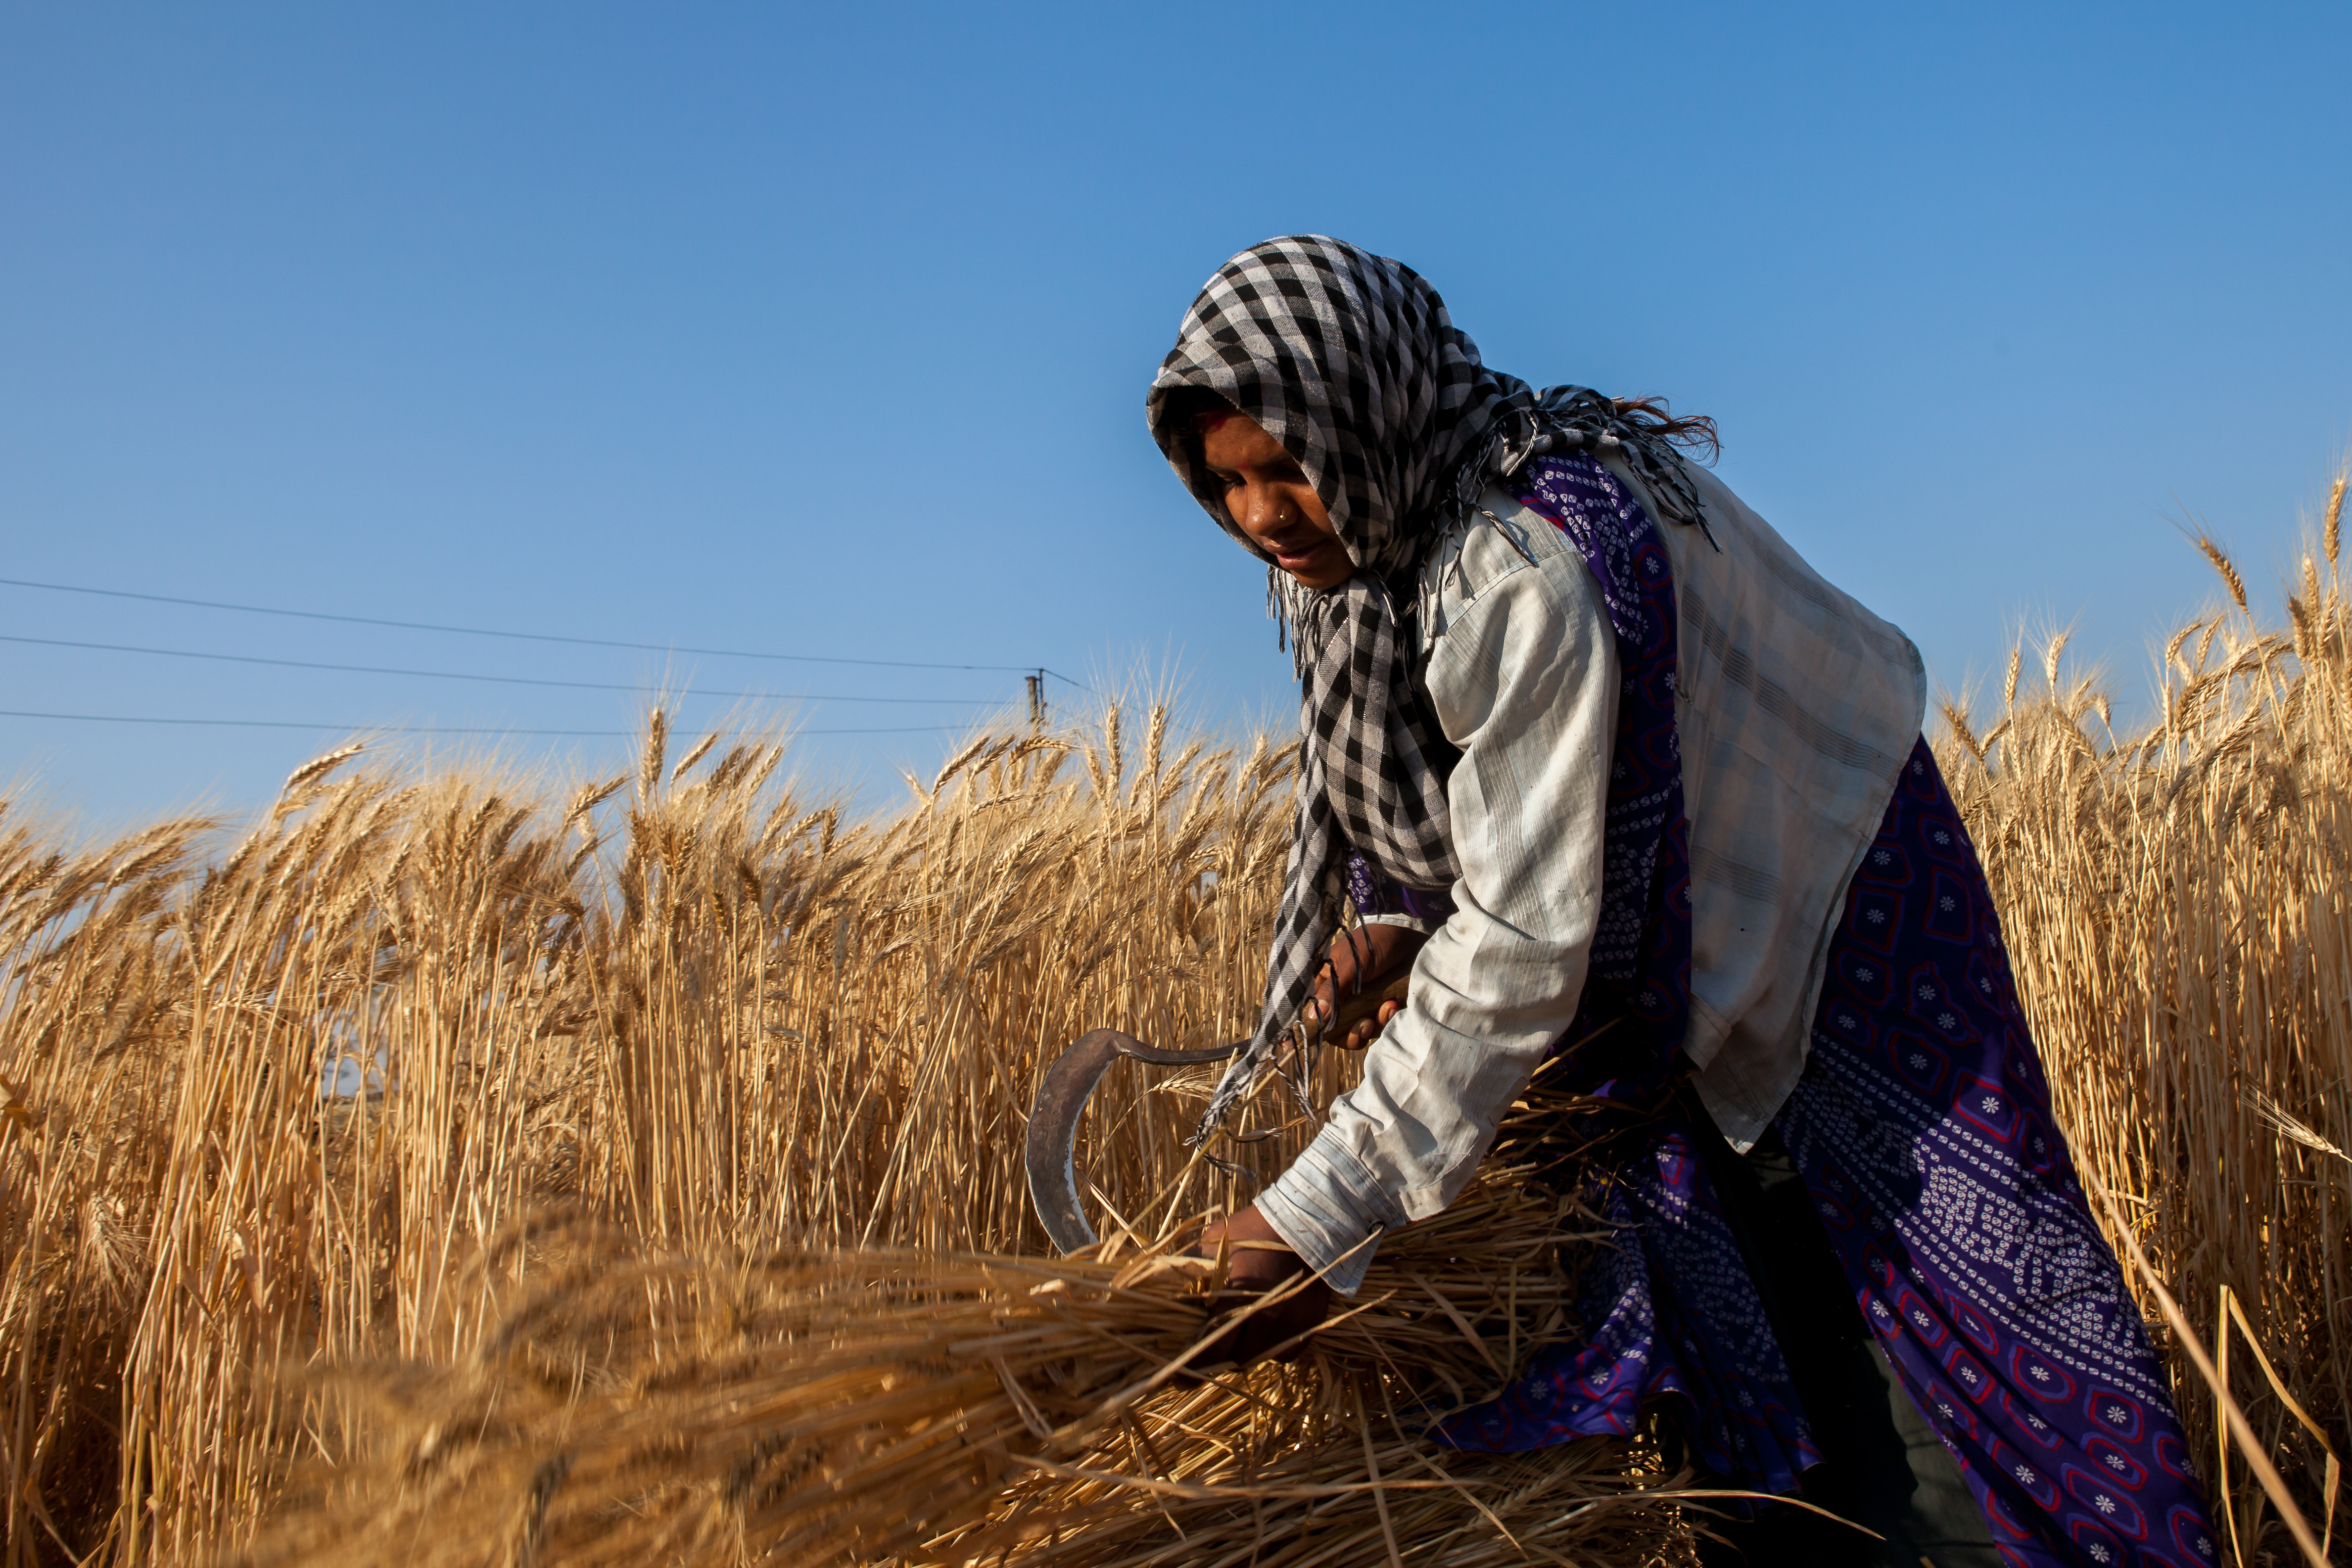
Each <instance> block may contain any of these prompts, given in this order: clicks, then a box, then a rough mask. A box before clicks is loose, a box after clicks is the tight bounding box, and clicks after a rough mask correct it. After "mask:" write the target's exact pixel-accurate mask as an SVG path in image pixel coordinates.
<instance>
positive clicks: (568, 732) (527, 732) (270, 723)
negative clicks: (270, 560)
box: [0, 708, 963, 739]
mask: <svg viewBox="0 0 2352 1568" xmlns="http://www.w3.org/2000/svg"><path fill="white" fill-rule="evenodd" d="M0 718H52V719H62V720H67V721H69V722H72V723H78V724H171V725H194V726H203V727H223V728H230V729H331V730H336V731H339V732H341V733H342V734H345V735H515V736H589V737H597V738H602V739H614V738H618V739H629V738H634V737H635V736H637V735H639V734H640V733H642V732H641V731H638V730H634V729H507V728H504V727H499V726H494V725H477V726H440V725H406V724H307V723H303V722H300V721H298V720H294V719H282V718H138V717H132V716H125V715H121V714H106V713H32V712H28V711H26V710H24V709H21V708H0ZM961 728H963V726H961V725H954V724H917V725H908V726H906V727H893V728H884V729H796V730H793V731H791V732H790V733H791V734H792V735H793V736H795V737H798V736H803V735H940V734H944V733H947V732H949V731H952V730H958V729H961Z"/></svg>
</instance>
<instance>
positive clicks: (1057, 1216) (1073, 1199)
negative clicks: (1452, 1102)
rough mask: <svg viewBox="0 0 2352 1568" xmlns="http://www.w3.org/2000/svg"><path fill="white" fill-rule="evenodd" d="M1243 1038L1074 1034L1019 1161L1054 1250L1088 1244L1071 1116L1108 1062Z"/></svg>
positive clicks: (1196, 1061)
mask: <svg viewBox="0 0 2352 1568" xmlns="http://www.w3.org/2000/svg"><path fill="white" fill-rule="evenodd" d="M1411 978H1412V977H1411V974H1410V973H1409V972H1408V973H1407V974H1402V975H1399V976H1398V977H1396V978H1395V979H1393V980H1391V981H1390V982H1389V983H1388V984H1387V985H1385V986H1382V987H1381V988H1380V989H1379V990H1376V991H1368V992H1366V993H1364V994H1363V995H1361V996H1358V997H1351V998H1349V999H1348V1000H1347V1001H1345V1002H1342V1003H1341V1004H1340V1005H1339V1009H1338V1011H1337V1012H1335V1013H1334V1014H1333V1015H1332V1019H1331V1021H1330V1022H1329V1023H1328V1024H1327V1025H1325V1026H1324V1027H1325V1028H1326V1029H1328V1030H1334V1031H1336V1032H1338V1033H1339V1034H1342V1035H1344V1034H1345V1033H1346V1032H1347V1031H1348V1030H1350V1029H1352V1028H1354V1027H1355V1025H1356V1024H1357V1023H1358V1022H1360V1020H1362V1019H1368V1018H1371V1017H1373V1016H1375V1015H1376V1014H1377V1012H1378V1011H1379V1009H1380V1007H1381V1003H1383V1002H1399V1003H1402V1001H1403V1000H1404V999H1405V987H1406V983H1407V982H1408V981H1409V980H1410V979H1411ZM1247 1043H1248V1041H1246V1040H1235V1041H1234V1043H1233V1044H1231V1045H1213V1046H1210V1047H1209V1048H1208V1049H1207V1050H1205V1051H1158V1050H1154V1049H1153V1048H1152V1047H1150V1046H1148V1045H1146V1044H1144V1043H1143V1042H1142V1041H1141V1040H1137V1039H1136V1038H1135V1037H1134V1036H1133V1035H1129V1034H1121V1033H1120V1032H1119V1031H1118V1030H1115V1029H1098V1030H1093V1031H1092V1032H1090V1033H1087V1034H1084V1035H1081V1036H1079V1037H1078V1040H1077V1043H1076V1044H1075V1045H1073V1046H1071V1047H1070V1049H1069V1050H1067V1051H1064V1052H1062V1054H1061V1055H1060V1056H1059V1057H1057V1058H1056V1059H1055V1061H1054V1065H1053V1066H1051V1067H1049V1068H1047V1069H1046V1070H1045V1082H1042V1083H1040V1084H1039V1085H1038V1086H1037V1099H1036V1102H1035V1103H1034V1104H1032V1105H1031V1106H1030V1107H1029V1135H1028V1138H1027V1141H1026V1145H1025V1146H1024V1150H1023V1163H1024V1165H1026V1166H1028V1170H1029V1202H1030V1204H1031V1206H1032V1207H1034V1208H1035V1209H1036V1210H1037V1218H1038V1219H1039V1221H1040V1222H1041V1223H1043V1224H1044V1225H1045V1234H1046V1235H1047V1236H1049V1237H1051V1238H1053V1241H1054V1245H1055V1247H1057V1248H1059V1249H1062V1250H1063V1251H1064V1252H1076V1250H1077V1249H1079V1248H1081V1247H1091V1246H1093V1245H1094V1244H1095V1240H1096V1237H1095V1231H1094V1227H1093V1226H1091V1225H1088V1224H1087V1217H1086V1211H1085V1210H1084V1209H1082V1208H1080V1207H1078V1171H1077V1163H1076V1154H1077V1139H1078V1113H1080V1112H1081V1111H1084V1110H1085V1109H1086V1108H1087V1097H1088V1096H1090V1095H1092V1094H1093V1093H1094V1092H1095V1085H1096V1084H1097V1083H1099V1082H1102V1075H1103V1074H1104V1073H1106V1072H1108V1071H1110V1064H1111V1063H1112V1062H1114V1061H1118V1059H1119V1058H1120V1057H1122V1056H1129V1057H1133V1058H1134V1059H1135V1060H1136V1061H1145V1062H1150V1064H1151V1065H1152V1066H1154V1067H1196V1066H1199V1065H1200V1064H1202V1062H1209V1061H1224V1060H1225V1059H1226V1058H1227V1057H1229V1056H1231V1055H1233V1054H1234V1052H1235V1051H1239V1050H1240V1049H1241V1048H1242V1047H1243V1046H1244V1045H1246V1044H1247Z"/></svg>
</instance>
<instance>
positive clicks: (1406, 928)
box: [1307, 925, 1429, 1051]
mask: <svg viewBox="0 0 2352 1568" xmlns="http://www.w3.org/2000/svg"><path fill="white" fill-rule="evenodd" d="M1428 940H1429V938H1428V937H1427V936H1425V935H1423V933H1421V932H1419V931H1415V930H1414V929H1413V928H1412V927H1411V926H1410V925H1359V926H1357V927H1356V928H1355V929H1353V930H1351V931H1342V932H1340V933H1339V935H1338V936H1334V937H1333V938H1332V939H1331V956H1330V958H1329V961H1328V962H1327V963H1325V964H1324V966H1323V967H1322V968H1321V969H1320V970H1319V971H1318V973H1317V974H1316V977H1315V999H1314V1000H1313V1001H1312V1002H1309V1003H1308V1004H1307V1005H1308V1006H1309V1007H1312V1008H1314V1009H1317V1011H1316V1013H1315V1015H1314V1016H1315V1017H1317V1018H1329V1017H1330V1016H1331V1013H1332V1010H1333V1009H1336V1008H1337V1007H1338V1006H1339V1004H1340V1003H1341V1002H1344V1001H1346V1000H1347V999H1348V998H1350V997H1353V996H1360V995H1361V994H1362V993H1363V992H1365V991H1368V990H1370V989H1372V988H1375V987H1377V986H1379V985H1380V983H1381V981H1382V980H1384V979H1386V978H1388V977H1389V976H1391V975H1392V974H1394V973H1395V972H1396V971H1397V970H1399V969H1402V968H1404V967H1407V966H1408V965H1410V964H1411V963H1412V959H1413V955H1414V954H1416V953H1418V952H1420V951H1421V945H1422V944H1423V943H1424V942H1426V941H1428ZM1401 1010H1402V1009H1401V1008H1400V1006H1399V1005H1398V1004H1397V1003H1395V1002H1382V1003H1381V1011H1380V1016H1379V1017H1378V1018H1369V1019H1363V1020H1362V1021H1361V1022H1360V1023H1358V1024H1357V1025H1356V1026H1355V1027H1354V1028H1352V1029H1350V1030H1349V1031H1348V1037H1347V1038H1346V1039H1345V1040H1337V1041H1335V1042H1334V1043H1336V1044H1339V1045H1341V1046H1344V1047H1346V1048H1347V1049H1348V1050H1349V1051H1361V1050H1363V1049H1364V1048H1365V1047H1366V1046H1369V1045H1370V1044H1371V1043H1372V1041H1374V1040H1378V1039H1379V1038H1380V1035H1381V1030H1382V1029H1384V1028H1386V1027H1387V1026H1388V1021H1389V1019H1392V1018H1394V1017H1396V1016H1397V1014H1398V1013H1399V1012H1400V1011H1401Z"/></svg>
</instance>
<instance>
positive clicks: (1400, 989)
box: [1323, 968, 1412, 1041]
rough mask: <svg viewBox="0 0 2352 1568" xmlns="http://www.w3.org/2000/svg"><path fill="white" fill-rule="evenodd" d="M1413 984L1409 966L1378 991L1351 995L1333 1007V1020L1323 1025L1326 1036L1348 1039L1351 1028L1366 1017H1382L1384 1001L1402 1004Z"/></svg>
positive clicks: (1330, 1038) (1328, 1037)
mask: <svg viewBox="0 0 2352 1568" xmlns="http://www.w3.org/2000/svg"><path fill="white" fill-rule="evenodd" d="M1411 986H1412V970H1411V969H1410V968H1408V969H1405V970H1403V971H1402V972H1401V973H1400V974H1398V975H1397V977H1395V978H1394V979H1392V980H1391V981H1390V982H1389V983H1388V984H1387V985H1385V986H1382V987H1381V988H1380V989H1378V990H1376V991H1366V992H1364V993H1363V994H1362V995H1361V996H1356V997H1349V998H1348V999H1347V1000H1346V1001H1344V1002H1341V1003H1340V1004H1339V1006H1338V1007H1337V1008H1335V1009H1332V1013H1331V1021H1330V1022H1328V1023H1327V1024H1325V1025H1324V1026H1323V1034H1324V1036H1325V1037H1326V1038H1327V1039H1329V1040H1335V1041H1337V1040H1346V1039H1347V1038H1348V1031H1349V1030H1351V1029H1354V1028H1355V1027H1356V1026H1357V1025H1358V1024H1360V1023H1361V1022H1363V1021H1364V1020H1365V1019H1377V1018H1378V1017H1380V1012H1381V1005H1382V1004H1383V1003H1386V1002H1397V1003H1400V1004H1402V1002H1403V1001H1404V998H1405V993H1406V991H1407V990H1408V989H1409V988H1411Z"/></svg>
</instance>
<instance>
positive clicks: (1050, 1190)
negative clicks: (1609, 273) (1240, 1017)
mask: <svg viewBox="0 0 2352 1568" xmlns="http://www.w3.org/2000/svg"><path fill="white" fill-rule="evenodd" d="M1243 1043H1244V1042H1242V1041H1239V1040H1236V1041H1235V1042H1234V1043H1233V1044H1232V1045H1218V1046H1211V1047H1210V1048H1209V1049H1208V1050H1206V1051H1154V1050H1153V1049H1152V1048H1151V1047H1150V1046H1148V1045H1146V1044H1144V1043H1143V1042H1142V1041H1141V1040H1137V1039H1136V1038H1135V1037H1134V1036H1133V1035H1129V1034H1121V1033H1120V1032H1119V1031H1118V1030H1115V1029H1098V1030H1093V1031H1092V1032H1091V1033H1088V1034H1085V1035H1081V1036H1080V1037H1079V1038H1078V1041H1077V1043H1076V1044H1075V1045H1073V1046H1071V1047H1070V1049H1069V1050H1067V1051H1064V1052H1062V1054H1061V1056H1060V1058H1059V1059H1058V1060H1056V1061H1055V1063H1054V1065H1053V1066H1051V1067H1049V1068H1047V1069H1046V1070H1045V1082H1043V1083H1040V1084H1039V1085H1038V1086H1037V1099H1036V1103H1034V1104H1032V1105H1031V1106H1030V1107H1029V1135H1028V1139H1027V1142H1026V1144H1025V1145H1024V1149H1023V1151H1022V1162H1023V1164H1024V1165H1025V1166H1028V1169H1029V1202H1030V1205H1031V1207H1034V1208H1035V1209H1036V1210H1037V1218H1038V1220H1039V1221H1040V1222H1041V1223H1042V1224H1044V1226H1045V1234H1046V1235H1047V1236H1050V1237H1052V1238H1053V1239H1054V1245H1055V1246H1056V1247H1058V1248H1060V1249H1062V1250H1063V1251H1065V1252H1076V1250H1077V1249H1079V1248H1081V1247H1091V1246H1093V1245H1094V1244H1095V1240H1096V1237H1095V1230H1094V1227H1093V1226H1091V1225H1088V1224H1087V1216H1086V1211H1085V1210H1084V1209H1082V1208H1080V1207H1078V1170H1077V1161H1076V1153H1077V1139H1078V1113H1080V1112H1082V1111H1084V1110H1085V1109H1086V1108H1087V1097H1088V1096H1090V1095H1092V1094H1093V1093H1094V1092H1095V1085H1096V1084H1097V1083H1099V1082H1102V1075H1103V1074H1104V1073H1106V1072H1108V1071H1110V1064H1111V1063H1112V1062H1114V1061H1118V1059H1119V1058H1120V1057H1122V1056H1131V1057H1133V1058H1134V1059H1135V1060H1136V1061H1148V1062H1150V1063H1152V1064H1153V1065H1154V1066H1159V1067H1185V1066H1191V1065H1193V1064H1196V1063H1199V1062H1204V1061H1223V1060H1224V1059H1225V1058H1227V1057H1229V1056H1231V1055H1232V1054H1233V1053H1234V1052H1235V1051H1239V1050H1240V1049H1241V1048H1242V1045H1243Z"/></svg>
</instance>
